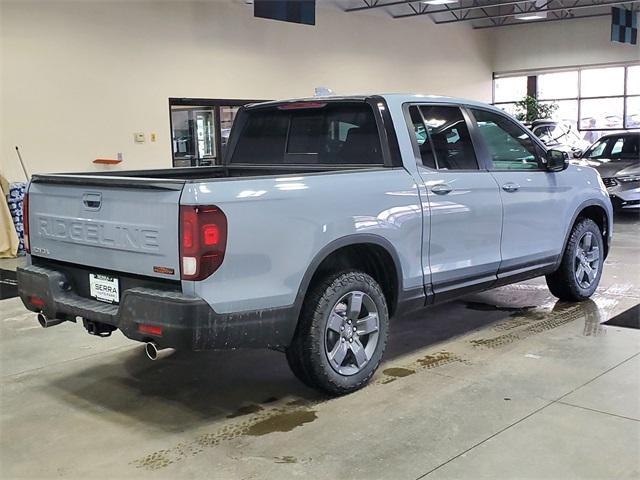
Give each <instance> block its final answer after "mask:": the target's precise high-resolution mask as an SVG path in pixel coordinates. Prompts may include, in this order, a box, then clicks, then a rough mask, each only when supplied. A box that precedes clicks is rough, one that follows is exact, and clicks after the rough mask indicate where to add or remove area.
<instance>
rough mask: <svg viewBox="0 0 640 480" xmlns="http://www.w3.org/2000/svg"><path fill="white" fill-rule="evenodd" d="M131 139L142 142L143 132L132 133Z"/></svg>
mask: <svg viewBox="0 0 640 480" xmlns="http://www.w3.org/2000/svg"><path fill="white" fill-rule="evenodd" d="M133 140H134V141H135V142H136V143H144V133H143V132H136V133H134V134H133Z"/></svg>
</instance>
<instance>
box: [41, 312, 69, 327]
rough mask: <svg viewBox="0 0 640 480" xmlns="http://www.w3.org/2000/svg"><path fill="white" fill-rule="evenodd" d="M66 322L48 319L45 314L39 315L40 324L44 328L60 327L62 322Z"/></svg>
mask: <svg viewBox="0 0 640 480" xmlns="http://www.w3.org/2000/svg"><path fill="white" fill-rule="evenodd" d="M65 321H66V320H61V319H59V318H47V317H46V316H45V315H44V313H39V314H38V323H39V324H40V326H41V327H42V328H49V327H53V326H54V325H60V324H61V323H62V322H65Z"/></svg>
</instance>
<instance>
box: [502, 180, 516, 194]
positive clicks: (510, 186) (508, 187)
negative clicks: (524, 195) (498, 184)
mask: <svg viewBox="0 0 640 480" xmlns="http://www.w3.org/2000/svg"><path fill="white" fill-rule="evenodd" d="M502 189H503V190H504V191H505V192H517V191H518V190H519V189H520V185H518V184H517V183H513V182H509V183H505V184H504V185H502Z"/></svg>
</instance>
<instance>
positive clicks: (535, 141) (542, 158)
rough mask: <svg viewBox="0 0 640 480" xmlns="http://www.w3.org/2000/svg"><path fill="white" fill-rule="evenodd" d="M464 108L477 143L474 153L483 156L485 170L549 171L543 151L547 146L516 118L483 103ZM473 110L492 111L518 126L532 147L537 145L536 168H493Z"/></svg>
mask: <svg viewBox="0 0 640 480" xmlns="http://www.w3.org/2000/svg"><path fill="white" fill-rule="evenodd" d="M466 108H467V109H468V110H469V112H468V113H469V116H470V117H471V119H472V122H473V132H472V137H473V136H475V137H476V138H475V140H474V143H477V144H478V147H477V148H476V154H477V153H480V154H481V155H482V157H483V159H482V161H483V163H484V164H485V165H486V170H487V171H489V172H511V173H513V172H527V173H534V172H543V173H549V172H548V170H547V169H546V168H545V166H544V165H545V164H546V159H545V156H544V155H545V153H546V152H547V148H546V147H545V145H544V144H543V143H542V141H541V140H540V139H539V138H538V137H536V136H535V135H533V133H531V131H530V130H529V129H528V128H526V127H524V126H523V125H521V124H520V122H518V121H517V120H514V119H513V118H511V117H510V116H509V115H508V114H506V113H505V112H503V111H502V110H500V109H497V108H496V109H494V108H491V107H485V106H484V105H467V106H466ZM473 110H482V111H485V112H488V113H492V114H494V115H498V116H500V117H503V118H504V119H505V120H506V121H508V122H511V123H512V124H514V125H515V126H516V127H518V128H520V129H521V130H522V131H523V132H524V133H525V134H526V135H527V136H528V137H529V139H530V140H531V142H532V143H533V145H534V147H537V148H536V150H538V152H537V154H536V157H537V163H538V168H535V169H534V168H528V169H526V170H516V169H513V168H494V164H493V160H492V158H491V152H490V151H489V146H488V145H487V141H486V140H485V139H484V136H483V135H482V133H481V132H480V127H479V126H478V122H477V120H476V117H475V115H474V114H473Z"/></svg>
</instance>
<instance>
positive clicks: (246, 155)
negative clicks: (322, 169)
mask: <svg viewBox="0 0 640 480" xmlns="http://www.w3.org/2000/svg"><path fill="white" fill-rule="evenodd" d="M243 116H244V117H245V118H244V124H243V125H242V127H241V130H240V134H239V136H238V138H237V144H236V146H235V148H234V149H233V152H232V155H231V157H230V160H229V163H231V164H242V165H246V164H249V165H251V164H254V165H282V164H285V165H370V166H383V164H384V160H383V155H382V148H381V145H380V135H379V133H378V127H377V124H376V119H375V116H374V112H373V109H372V107H371V106H370V105H369V104H367V103H364V102H352V103H351V102H326V103H322V102H306V103H305V102H300V103H298V104H293V106H292V105H288V104H284V105H280V106H269V107H264V108H262V107H258V108H255V109H248V110H246V111H245V112H244V114H243Z"/></svg>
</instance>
